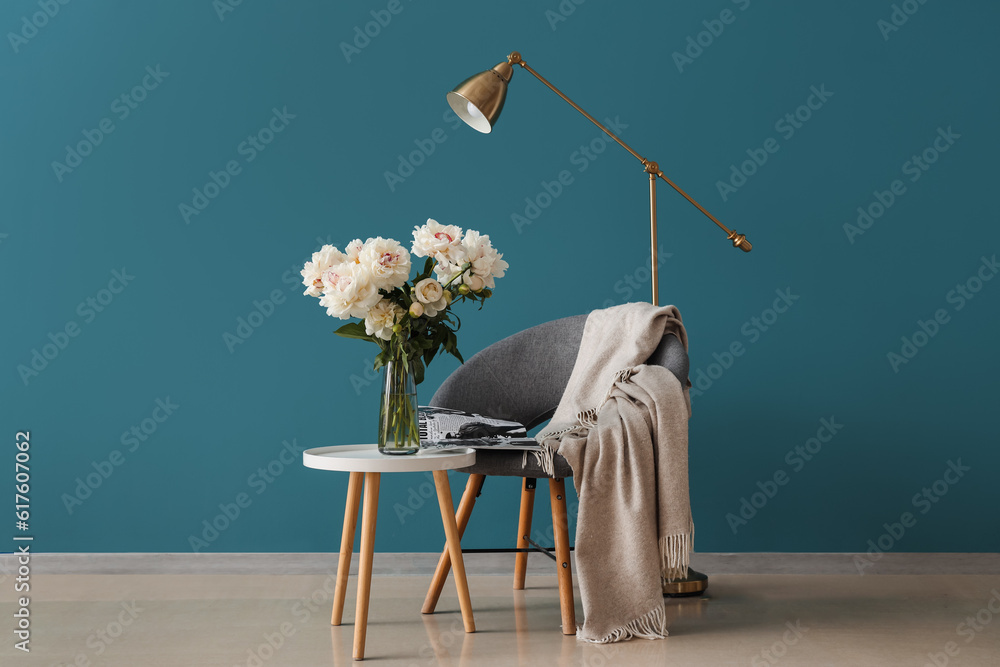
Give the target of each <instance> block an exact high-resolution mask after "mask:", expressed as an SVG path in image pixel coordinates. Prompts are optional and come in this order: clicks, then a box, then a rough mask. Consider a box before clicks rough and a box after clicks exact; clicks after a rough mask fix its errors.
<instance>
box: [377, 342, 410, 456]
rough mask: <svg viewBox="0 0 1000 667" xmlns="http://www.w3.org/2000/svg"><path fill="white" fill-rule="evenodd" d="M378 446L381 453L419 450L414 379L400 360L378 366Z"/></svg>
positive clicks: (407, 365) (404, 452)
mask: <svg viewBox="0 0 1000 667" xmlns="http://www.w3.org/2000/svg"><path fill="white" fill-rule="evenodd" d="M378 450H379V452H381V453H382V454H416V453H417V452H418V451H419V450H420V430H419V427H418V422H417V383H416V382H414V379H413V369H412V368H411V367H410V366H409V364H404V363H403V362H402V360H394V361H390V362H388V363H387V364H386V365H385V366H384V367H383V369H382V401H381V403H380V405H379V411H378Z"/></svg>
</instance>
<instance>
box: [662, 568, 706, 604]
mask: <svg viewBox="0 0 1000 667" xmlns="http://www.w3.org/2000/svg"><path fill="white" fill-rule="evenodd" d="M707 588H708V575H707V574H702V573H701V572H698V571H697V570H692V569H691V568H688V573H687V576H686V577H684V578H683V579H678V580H677V581H669V582H668V581H666V580H664V581H663V595H664V596H665V597H669V598H688V597H695V596H698V595H703V594H704V593H705V590H706V589H707Z"/></svg>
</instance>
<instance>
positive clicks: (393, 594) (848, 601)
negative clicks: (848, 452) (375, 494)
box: [0, 554, 1000, 667]
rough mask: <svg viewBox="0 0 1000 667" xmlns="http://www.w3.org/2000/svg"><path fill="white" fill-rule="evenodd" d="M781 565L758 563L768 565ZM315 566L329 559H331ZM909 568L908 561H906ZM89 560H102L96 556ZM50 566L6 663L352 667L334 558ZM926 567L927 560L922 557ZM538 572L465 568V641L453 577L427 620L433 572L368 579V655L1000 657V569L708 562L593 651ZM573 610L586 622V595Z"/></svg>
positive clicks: (955, 660) (406, 659) (413, 659)
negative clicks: (807, 568) (250, 570)
mask: <svg viewBox="0 0 1000 667" xmlns="http://www.w3.org/2000/svg"><path fill="white" fill-rule="evenodd" d="M390 556H391V557H389V558H383V559H382V560H383V564H382V567H383V569H389V568H391V567H396V568H398V567H400V563H399V562H398V559H399V558H400V556H399V555H398V554H396V555H390ZM840 558H841V559H842V558H843V556H840ZM476 560H477V559H476V558H475V557H472V558H470V571H471V570H473V569H474V567H475V568H480V569H482V568H483V567H484V565H482V564H479V565H472V564H471V563H473V562H475V561H476ZM725 560H726V559H725V558H720V560H718V561H714V562H713V563H712V565H719V564H720V563H723V562H725ZM780 560H781V559H780V558H778V559H775V558H773V557H768V556H766V555H763V556H761V561H763V562H765V563H767V564H768V565H767V567H772V566H774V564H775V562H776V561H777V562H780ZM808 560H809V559H806V561H808ZM891 560H892V559H889V561H883V565H882V566H883V567H885V566H886V563H888V562H890V561H891ZM975 560H976V558H972V560H971V561H967V562H966V566H969V565H970V562H974V561H975ZM960 561H962V559H955V560H954V561H953V562H954V563H959V562H960ZM816 562H822V561H816ZM838 562H839V561H838ZM947 562H948V561H947V560H946V559H939V560H937V561H936V562H935V563H933V566H934V567H938V568H942V567H945V566H946V565H947ZM134 563H135V561H133V564H134ZM321 563H322V564H323V565H324V566H327V565H329V564H330V563H331V558H330V556H329V555H327V556H325V557H324V558H323V559H321ZM992 563H995V560H988V561H987V565H990V566H992ZM78 564H79V563H78ZM245 564H246V563H245V562H244V565H245ZM814 564H815V563H814ZM915 564H916V559H914V560H913V562H911V563H910V566H911V567H913V566H915ZM91 565H92V566H93V567H94V568H95V569H99V567H98V566H99V565H100V564H98V563H91ZM104 565H107V564H106V563H105V564H104ZM175 565H176V564H175ZM232 565H233V561H232V560H230V562H229V567H232ZM300 565H301V564H300ZM896 565H899V563H896ZM45 567H48V566H42V565H39V569H38V571H37V572H36V573H35V574H33V575H32V591H31V593H32V603H31V628H32V641H31V647H32V652H31V654H30V655H25V654H24V653H21V652H19V651H16V650H15V649H14V648H13V641H14V640H13V635H12V633H11V629H12V623H13V620H14V619H13V614H14V611H15V608H16V607H15V603H14V601H13V599H12V598H13V595H12V586H11V585H10V584H11V580H10V579H9V578H8V579H7V580H6V581H4V582H3V583H2V585H0V586H2V589H0V590H2V597H0V618H2V619H6V620H5V621H0V623H2V624H6V625H8V626H11V627H7V628H0V629H2V630H3V632H2V634H0V636H2V637H5V639H3V640H2V641H3V644H2V645H0V664H2V665H3V666H4V667H8V666H10V665H40V666H46V667H51V666H53V665H68V664H74V663H75V664H80V665H87V664H91V665H110V666H112V667H114V666H118V665H123V666H124V665H128V666H130V667H131V666H150V667H157V666H168V665H169V666H196V665H206V666H215V665H219V666H226V667H233V666H235V665H245V666H248V667H270V666H271V665H296V666H301V665H350V664H352V663H353V661H352V660H351V648H352V638H353V630H354V627H353V614H354V608H355V600H354V585H355V579H354V578H353V577H352V578H351V582H350V584H351V585H350V588H349V592H348V598H347V605H346V608H345V615H344V620H345V624H344V625H342V626H340V627H331V626H330V624H329V623H330V621H329V614H330V605H331V595H332V590H333V579H332V576H331V575H330V574H327V573H326V572H329V571H330V570H331V568H329V567H327V568H326V572H322V573H319V574H283V575H273V574H271V575H266V574H220V573H218V572H209V573H205V574H53V573H51V572H50V573H45V572H44V571H43V570H44V569H45ZM760 567H763V565H762V566H760ZM920 567H928V564H927V562H924V563H923V565H920ZM546 569H547V571H548V572H549V573H550V574H546V575H532V576H529V578H528V589H527V590H525V591H513V590H512V589H511V577H510V575H509V571H508V573H505V574H504V576H494V575H483V574H475V575H473V576H471V577H470V587H471V591H472V600H473V607H474V610H475V615H476V625H477V630H478V631H477V632H476V633H475V634H468V635H467V634H466V633H465V632H464V631H463V630H462V623H461V616H460V614H459V613H458V603H457V597H456V596H455V593H454V587H453V585H452V582H451V581H449V583H448V585H447V586H446V588H445V593H444V595H443V596H442V599H441V603H440V605H439V607H438V610H439V611H438V613H437V614H434V615H431V616H423V615H421V614H420V606H421V602H422V601H423V597H424V593H425V592H426V586H427V583H428V577H427V576H425V575H421V574H411V575H408V576H399V575H380V576H376V577H375V578H374V580H373V586H372V598H371V612H370V620H369V628H368V651H367V662H371V663H373V664H377V665H401V666H406V667H410V666H413V665H417V666H420V665H477V666H478V665H487V666H488V665H565V666H566V667H569V666H573V667H578V666H581V667H606V666H608V665H611V666H621V667H627V666H632V665H664V664H669V665H751V666H753V665H880V666H881V665H886V666H890V665H914V666H916V667H920V666H922V665H924V664H932V665H933V664H935V662H934V661H935V660H936V661H937V663H938V664H945V663H947V664H948V665H953V666H954V665H976V666H979V665H1000V575H998V574H997V573H996V572H991V573H986V574H954V573H949V574H883V575H877V576H876V575H873V574H870V572H871V571H872V570H866V574H865V575H864V576H861V575H858V574H857V573H856V572H848V573H843V574H723V573H719V572H718V571H715V572H713V574H712V579H711V582H712V583H711V587H710V590H709V595H707V596H705V597H703V598H697V599H688V600H682V601H672V600H671V601H668V602H667V606H666V608H667V611H668V616H669V619H670V637H668V638H667V639H664V640H658V641H644V640H636V641H631V642H627V643H622V644H615V645H608V646H595V645H591V644H583V643H580V642H577V641H576V640H575V639H574V638H572V637H564V636H563V635H562V633H561V632H560V628H559V618H560V616H559V601H558V592H557V587H556V580H555V577H554V576H553V575H552V574H551V565H549V564H548V562H547V561H546V560H545V559H542V558H538V562H537V563H533V564H532V571H544V570H546ZM706 569H707V568H706ZM744 569H746V568H744ZM577 613H578V615H579V616H580V618H582V606H581V603H580V599H579V593H578V594H577ZM949 654H950V655H949Z"/></svg>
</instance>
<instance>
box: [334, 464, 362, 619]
mask: <svg viewBox="0 0 1000 667" xmlns="http://www.w3.org/2000/svg"><path fill="white" fill-rule="evenodd" d="M364 477H365V474H364V473H363V472H352V473H351V477H350V480H349V481H348V482H347V506H346V507H345V508H344V532H343V534H342V535H341V536H340V562H339V563H337V589H336V590H335V591H334V594H333V615H332V616H330V625H340V622H341V620H342V619H343V617H344V597H345V596H346V595H347V577H348V575H350V573H351V554H352V553H353V552H354V529H355V528H357V525H358V506H359V505H360V504H361V487H362V484H363V481H364Z"/></svg>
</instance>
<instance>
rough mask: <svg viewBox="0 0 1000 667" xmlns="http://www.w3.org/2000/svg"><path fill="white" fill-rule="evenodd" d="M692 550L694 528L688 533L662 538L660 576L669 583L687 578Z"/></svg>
mask: <svg viewBox="0 0 1000 667" xmlns="http://www.w3.org/2000/svg"><path fill="white" fill-rule="evenodd" d="M692 548H694V528H693V527H692V528H691V531H690V532H688V533H683V534H679V535H664V536H663V537H661V538H660V574H661V575H662V576H663V578H664V579H666V580H667V581H668V582H669V581H676V580H677V579H683V578H684V577H686V576H687V569H688V563H689V562H690V560H691V549H692Z"/></svg>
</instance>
